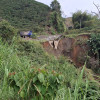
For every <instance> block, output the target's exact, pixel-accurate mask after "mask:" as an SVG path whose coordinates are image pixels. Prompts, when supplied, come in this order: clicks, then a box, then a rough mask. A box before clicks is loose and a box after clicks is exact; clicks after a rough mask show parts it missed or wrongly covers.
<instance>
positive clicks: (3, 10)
mask: <svg viewBox="0 0 100 100" xmlns="http://www.w3.org/2000/svg"><path fill="white" fill-rule="evenodd" d="M49 12H50V7H49V6H47V5H45V4H43V3H40V2H37V1H35V0H0V17H1V18H3V19H6V20H8V21H9V22H10V23H11V25H13V26H15V27H17V28H19V29H21V30H25V29H26V30H27V29H30V30H32V29H34V28H35V27H38V26H39V25H40V26H44V25H45V23H46V17H47V15H48V13H49Z"/></svg>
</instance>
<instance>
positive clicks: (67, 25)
mask: <svg viewBox="0 0 100 100" xmlns="http://www.w3.org/2000/svg"><path fill="white" fill-rule="evenodd" d="M65 24H66V27H67V28H70V27H73V26H74V25H73V22H72V17H68V18H66V19H65Z"/></svg>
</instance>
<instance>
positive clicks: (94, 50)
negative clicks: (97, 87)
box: [88, 33, 100, 74]
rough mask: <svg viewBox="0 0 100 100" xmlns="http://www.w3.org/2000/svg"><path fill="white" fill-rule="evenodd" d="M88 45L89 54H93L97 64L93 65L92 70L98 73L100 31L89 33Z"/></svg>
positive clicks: (99, 70)
mask: <svg viewBox="0 0 100 100" xmlns="http://www.w3.org/2000/svg"><path fill="white" fill-rule="evenodd" d="M88 45H89V47H90V50H89V55H90V56H92V57H93V56H94V57H95V59H96V63H97V66H95V67H94V71H95V72H96V73H99V74H100V68H99V67H98V66H99V65H98V64H100V33H94V34H91V38H90V39H89V40H88Z"/></svg>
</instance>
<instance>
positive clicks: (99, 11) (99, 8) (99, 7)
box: [92, 2, 100, 19]
mask: <svg viewBox="0 0 100 100" xmlns="http://www.w3.org/2000/svg"><path fill="white" fill-rule="evenodd" d="M93 4H94V6H95V7H96V8H97V10H98V13H96V12H93V11H92V13H93V14H95V15H96V16H97V17H98V18H99V19H100V6H99V5H98V4H95V3H94V2H93Z"/></svg>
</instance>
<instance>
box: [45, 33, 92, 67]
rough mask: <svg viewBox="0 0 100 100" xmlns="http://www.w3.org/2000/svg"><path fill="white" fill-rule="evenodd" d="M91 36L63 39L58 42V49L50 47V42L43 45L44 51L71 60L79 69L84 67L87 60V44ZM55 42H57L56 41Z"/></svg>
mask: <svg viewBox="0 0 100 100" xmlns="http://www.w3.org/2000/svg"><path fill="white" fill-rule="evenodd" d="M89 37H90V35H86V34H85V35H79V36H77V37H76V38H75V39H74V38H66V37H65V38H62V39H60V40H58V44H57V49H55V48H54V47H53V46H51V45H50V43H49V41H46V42H44V43H43V47H44V49H45V50H46V51H47V52H48V53H49V54H53V55H55V56H56V57H59V56H61V55H63V56H65V57H68V58H70V59H71V60H72V61H73V62H74V64H75V65H76V66H77V67H80V66H82V65H84V62H85V60H86V56H87V51H88V49H89V48H88V46H87V44H86V43H85V41H86V40H88V39H89ZM54 41H55V40H54Z"/></svg>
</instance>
